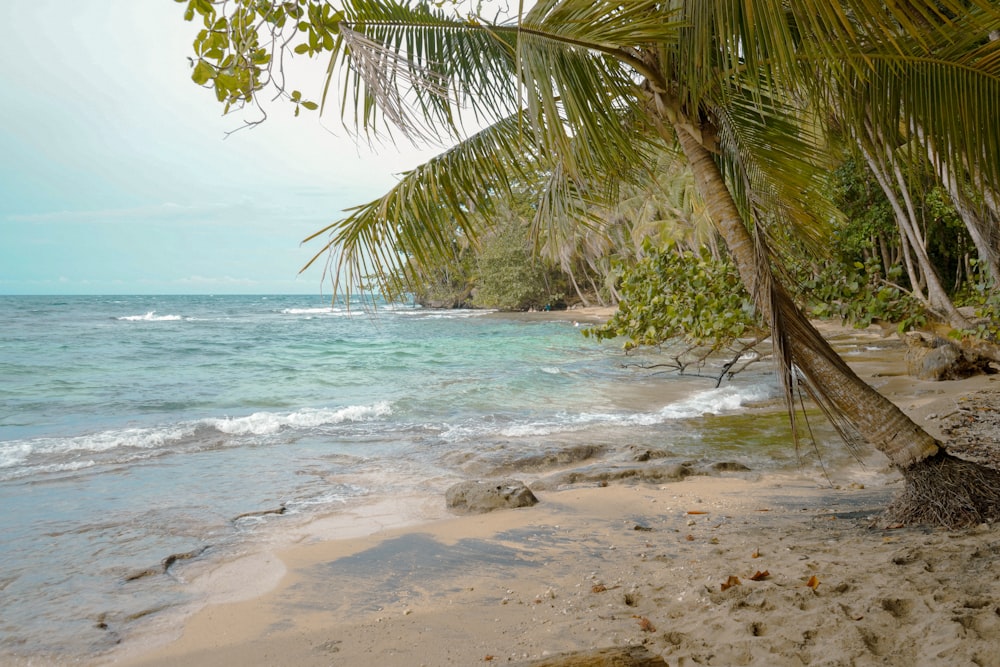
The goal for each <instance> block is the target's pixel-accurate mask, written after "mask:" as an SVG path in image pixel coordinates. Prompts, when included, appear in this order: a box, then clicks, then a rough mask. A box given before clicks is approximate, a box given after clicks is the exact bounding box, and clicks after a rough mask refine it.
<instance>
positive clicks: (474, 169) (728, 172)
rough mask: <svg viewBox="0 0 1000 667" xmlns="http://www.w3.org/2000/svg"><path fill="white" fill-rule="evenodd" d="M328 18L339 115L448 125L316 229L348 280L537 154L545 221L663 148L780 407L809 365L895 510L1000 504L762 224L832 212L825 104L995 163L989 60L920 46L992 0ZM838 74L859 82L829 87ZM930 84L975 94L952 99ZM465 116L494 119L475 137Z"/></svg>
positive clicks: (488, 194) (800, 222)
mask: <svg viewBox="0 0 1000 667" xmlns="http://www.w3.org/2000/svg"><path fill="white" fill-rule="evenodd" d="M956 17H957V18H956ZM930 18H933V19H934V20H933V21H931V20H929V19H930ZM336 20H337V22H336V26H337V27H336V29H335V30H333V29H331V34H333V33H335V35H336V36H335V38H333V39H331V40H330V41H331V42H333V43H332V44H330V50H331V52H332V56H331V66H330V70H329V72H330V78H331V80H332V79H333V78H334V77H335V76H338V75H339V76H341V77H342V79H341V81H340V86H339V90H341V91H344V97H343V98H342V106H341V112H342V115H343V116H344V118H345V119H346V120H347V121H348V122H349V123H350V124H352V125H354V126H355V127H357V128H358V129H359V130H360V131H363V132H379V131H390V132H392V131H398V132H401V133H402V134H403V135H404V136H407V137H411V138H415V139H427V138H451V139H453V140H454V141H455V142H456V143H455V145H454V146H453V147H452V148H450V149H448V150H447V151H445V152H444V153H443V154H441V155H440V156H439V157H437V158H435V159H433V160H431V161H429V162H428V163H426V164H424V165H422V166H421V167H419V168H418V169H416V170H414V171H413V172H410V173H408V174H405V175H404V176H403V178H402V179H401V181H400V183H399V184H398V185H397V186H396V187H395V188H393V189H392V190H391V191H390V192H389V193H387V194H386V195H385V196H384V197H382V198H380V199H378V200H376V201H374V202H371V203H369V204H367V205H364V206H361V207H358V208H356V209H354V210H352V211H350V214H349V215H348V216H347V217H346V218H344V219H343V220H340V221H338V222H336V223H334V224H333V225H330V226H329V227H328V228H326V229H324V230H321V231H320V232H318V233H317V235H316V236H319V235H321V234H329V235H330V236H329V241H328V243H327V244H326V246H324V248H323V250H321V251H320V253H318V254H317V257H319V256H321V255H322V254H324V253H325V252H326V251H327V250H328V249H336V252H337V253H339V255H338V260H337V268H338V271H339V270H340V269H343V270H344V271H345V273H346V275H347V276H348V279H350V276H351V275H358V274H363V275H366V274H369V273H376V274H379V275H383V276H389V275H393V274H394V273H395V271H394V270H395V269H396V268H398V266H399V263H400V261H401V259H400V255H399V254H398V253H397V252H396V248H399V249H402V250H403V251H404V252H406V253H408V254H411V255H413V256H415V257H418V258H419V259H420V261H422V262H426V261H428V260H432V259H433V258H434V257H436V256H437V255H438V254H439V253H441V252H442V251H443V250H444V249H446V247H447V240H448V239H449V238H451V236H452V234H453V233H454V231H455V229H456V228H458V229H460V230H461V232H462V233H463V234H465V235H467V236H470V237H475V235H476V233H477V229H476V228H475V221H474V218H473V217H472V216H469V215H468V211H469V210H470V209H473V208H474V209H476V210H479V211H484V210H489V208H490V207H491V206H493V205H495V203H496V202H497V201H498V199H500V198H502V197H504V196H505V195H506V194H507V193H509V190H510V183H511V179H512V178H515V177H519V176H523V175H524V174H525V173H527V172H532V173H539V172H541V173H544V174H546V181H545V183H544V184H543V187H542V195H541V197H540V199H539V203H538V207H537V210H538V215H537V216H536V226H537V227H538V228H539V230H540V231H541V230H542V229H543V228H547V233H548V234H549V236H551V237H556V238H558V237H560V236H567V237H568V236H570V235H567V234H560V233H559V229H558V227H559V226H565V225H589V224H593V219H592V216H591V213H592V211H593V210H594V208H593V206H592V204H593V203H594V202H604V203H606V202H607V201H609V200H612V201H613V200H614V198H615V197H617V196H618V194H619V192H620V188H621V187H622V186H623V185H628V184H635V183H639V182H641V181H642V180H643V178H644V177H645V171H646V169H645V165H647V164H650V163H651V162H652V161H653V160H654V156H655V155H657V154H658V153H659V152H661V151H663V150H669V151H674V153H675V154H676V155H677V156H678V158H679V159H681V158H682V159H684V160H685V161H686V163H687V165H688V166H689V168H690V169H691V171H692V173H693V175H694V179H695V183H696V186H697V189H698V190H699V192H700V194H701V196H702V198H703V200H704V202H705V205H706V207H707V209H708V211H709V213H710V216H711V218H712V220H713V221H714V223H715V225H716V228H717V230H718V232H719V234H720V236H721V237H722V239H723V241H724V242H725V244H726V246H727V248H728V250H729V253H730V255H731V257H732V258H733V260H734V262H735V263H736V265H737V268H738V270H739V273H740V276H741V279H742V281H743V282H744V284H745V285H746V286H747V288H748V291H749V292H750V294H751V295H752V296H753V298H754V301H755V303H756V305H757V308H758V310H759V312H760V314H761V316H762V317H763V318H764V319H765V321H768V322H769V323H770V326H771V331H772V338H773V340H774V343H775V349H776V353H777V354H776V357H778V359H779V360H780V362H781V365H780V377H781V378H782V381H783V386H784V387H785V392H786V397H787V399H788V401H789V406H791V405H792V395H793V392H794V390H795V386H796V385H797V384H798V383H800V382H801V383H802V384H804V385H805V387H806V388H807V390H808V392H809V393H810V395H811V396H812V397H813V398H814V399H815V400H816V402H817V403H818V404H819V405H820V406H821V407H822V408H823V410H824V412H825V413H826V414H827V415H828V417H829V418H830V419H831V421H832V422H833V424H834V425H835V426H836V427H837V429H838V431H839V432H840V433H841V435H842V436H843V437H844V439H845V441H846V442H847V443H848V444H849V445H850V444H853V443H857V442H859V441H867V442H869V443H871V444H873V445H874V446H875V447H876V448H878V449H879V450H880V451H882V452H883V453H885V454H886V456H887V457H888V459H889V460H890V462H891V463H892V464H893V465H895V466H896V467H898V468H899V469H900V470H902V471H903V473H904V476H905V478H906V480H907V485H906V493H905V494H904V495H905V499H904V500H903V501H901V502H899V503H898V504H897V505H896V508H897V510H898V512H897V516H902V517H905V518H908V519H913V520H918V521H922V520H930V521H937V522H940V523H945V524H949V525H954V524H960V523H965V522H970V521H981V520H982V519H983V518H984V517H996V516H1000V473H997V472H996V471H993V470H991V469H987V468H982V467H980V466H976V465H974V464H971V463H966V462H964V461H960V460H958V459H955V458H953V457H951V456H949V455H948V454H947V453H946V452H944V450H943V448H942V446H941V445H940V443H938V442H937V441H936V440H935V439H934V438H933V437H932V436H930V435H929V434H928V433H926V432H925V431H924V430H922V429H921V428H920V427H919V426H917V425H916V424H915V423H914V422H912V421H911V420H910V419H909V418H908V417H906V415H905V414H904V413H902V412H901V411H900V410H899V409H898V408H897V407H896V406H895V405H893V404H892V403H891V402H890V401H888V400H887V399H885V398H884V397H882V396H881V395H880V394H878V393H877V392H876V391H875V390H874V389H872V388H871V387H870V386H868V385H867V384H866V383H865V382H864V381H862V380H861V379H860V378H858V377H857V376H856V375H855V374H854V373H853V372H852V371H851V369H850V368H849V367H848V366H847V365H846V363H844V362H843V360H841V359H840V358H839V357H838V356H837V355H836V353H835V352H834V351H833V350H832V349H831V348H830V346H829V345H828V344H827V343H826V342H825V341H824V340H823V338H822V337H821V336H820V335H819V333H818V332H817V331H816V330H815V329H814V328H813V327H812V325H811V324H810V323H809V321H808V319H807V318H806V317H805V315H804V314H803V313H802V311H801V310H800V309H799V308H798V307H797V306H796V305H795V304H794V303H793V301H792V299H791V298H790V297H789V295H788V293H787V291H786V290H785V288H784V287H783V286H782V284H781V282H780V275H779V274H778V273H777V272H776V271H775V270H774V258H773V256H772V255H771V253H770V250H769V242H768V238H769V229H770V228H773V227H772V226H773V225H780V226H781V227H782V228H783V229H793V230H795V231H796V232H797V233H798V234H799V235H800V236H801V237H802V238H805V239H809V238H813V239H814V240H818V239H820V238H821V236H822V230H823V227H824V224H825V222H827V221H828V220H829V219H830V217H831V216H833V215H836V213H835V211H834V210H833V209H832V206H831V205H830V204H829V202H827V201H826V199H825V198H824V197H823V196H822V193H823V188H822V187H821V185H820V175H821V174H822V168H823V167H824V163H825V158H826V154H827V151H826V150H825V146H824V145H823V142H822V131H821V127H820V126H818V124H817V123H816V118H817V117H821V116H819V115H818V114H817V111H816V110H817V108H819V109H822V108H823V107H826V106H835V107H836V110H837V112H838V113H839V114H841V115H846V117H847V118H849V119H854V120H855V122H857V119H859V118H864V117H867V118H869V120H870V121H871V122H872V123H874V124H875V125H876V127H877V128H880V129H881V131H882V132H884V133H885V134H888V133H889V131H890V130H891V131H893V132H895V131H896V130H897V129H898V127H899V122H900V118H901V117H903V118H906V119H908V120H909V121H911V122H912V123H916V124H919V126H920V127H922V128H923V131H924V132H926V133H927V135H928V136H929V137H931V138H933V140H934V141H935V145H936V146H937V147H938V150H939V151H940V152H942V154H943V155H945V156H946V158H947V159H948V162H949V164H962V165H964V166H965V167H966V168H967V169H968V170H969V172H970V173H974V174H976V177H977V178H979V179H980V181H981V182H983V183H986V184H990V185H992V186H996V184H998V183H1000V178H998V173H997V170H998V166H997V165H998V164H1000V160H998V159H997V156H1000V131H998V130H1000V126H998V123H997V120H996V115H995V108H994V102H993V100H995V99H997V97H998V93H1000V78H998V77H997V76H996V75H995V74H993V73H989V72H986V73H984V72H982V71H980V70H975V69H973V70H968V69H964V70H961V71H958V69H957V68H956V67H955V66H954V64H953V63H951V62H947V61H939V60H934V59H933V53H932V52H930V51H929V50H928V49H924V50H923V51H920V50H919V49H917V50H915V51H914V50H913V49H916V47H913V48H912V49H911V48H910V42H915V43H916V44H917V46H919V45H920V44H921V43H922V42H929V41H931V39H930V37H931V36H932V37H934V39H935V40H937V39H943V38H944V37H943V34H944V33H948V32H950V31H957V30H963V31H969V30H976V31H978V34H980V35H983V36H984V40H983V41H986V40H985V36H986V35H988V34H989V31H990V30H992V29H995V28H996V27H997V26H998V25H1000V22H998V16H997V9H996V7H995V3H994V2H987V1H986V0H969V1H968V2H963V1H961V0H939V1H934V2H932V1H930V0H927V1H925V2H921V1H919V0H913V1H911V2H908V3H901V4H893V5H892V6H889V7H886V6H883V4H882V3H880V2H876V1H875V0H841V1H840V2H836V1H834V2H831V0H799V1H798V2H787V1H779V0H774V1H772V2H760V1H754V2H751V1H750V0H746V1H744V0H668V1H664V2H652V1H647V0H634V1H633V2H629V3H620V2H613V1H610V0H540V1H539V2H537V3H536V4H535V5H534V6H533V7H531V8H530V9H529V10H528V11H526V12H523V13H522V14H520V15H519V16H518V18H517V20H516V21H515V22H511V23H503V22H490V21H487V20H484V19H483V18H481V17H470V18H460V17H455V16H453V15H449V14H447V13H446V12H444V11H442V10H436V9H433V8H431V7H429V6H428V5H427V4H426V3H419V4H416V5H413V6H411V5H409V4H406V3H405V2H399V1H397V0H354V1H348V2H345V5H344V9H343V12H342V14H340V15H338V16H336ZM904 37H906V38H912V39H911V40H910V39H908V40H907V41H906V46H907V48H902V46H901V44H903V42H904V40H903V38H904ZM982 48H989V45H987V46H985V47H982ZM316 50H319V48H318V47H317V49H316ZM993 53H994V54H1000V49H994V51H993ZM993 60H1000V58H996V57H994V58H993ZM915 76H920V77H922V80H923V81H924V83H923V84H921V85H917V84H914V83H913V81H912V79H913V78H914V77H915ZM927 82H931V83H933V84H934V86H938V87H937V88H933V87H929V86H928V85H927ZM329 85H330V82H329V81H328V86H329ZM838 90H839V91H848V90H849V91H852V94H851V97H850V98H847V97H846V96H842V97H841V98H837V97H831V91H833V94H834V95H835V94H836V92H837V91H838ZM936 90H947V91H948V93H947V94H948V95H953V96H956V97H958V98H959V99H960V101H961V104H962V105H966V104H967V105H968V107H969V108H968V109H964V106H963V111H962V114H961V117H960V119H959V120H956V119H954V118H949V117H948V113H953V112H954V109H952V108H951V106H950V105H949V106H948V108H947V109H946V110H942V109H941V108H939V105H938V103H937V97H938V96H937V95H935V94H934V93H933V91H936ZM857 91H862V92H864V93H865V95H859V94H858V93H857ZM887 91H888V92H887ZM978 91H986V92H978ZM973 92H976V93H977V94H973ZM928 98H930V99H928ZM862 102H863V104H862ZM977 114H978V115H977ZM470 116H474V117H475V118H476V119H478V120H480V121H483V122H484V123H485V124H486V128H485V129H483V130H481V131H479V132H477V133H475V134H473V135H471V136H468V137H465V136H464V135H463V134H462V131H461V127H462V121H463V118H465V117H470ZM970 119H971V120H974V121H977V122H976V123H971V124H970V123H968V121H969V120H970ZM961 121H965V123H963V122H961ZM595 184H601V185H600V186H595ZM390 242H391V243H390ZM392 244H395V245H394V246H393V245H392ZM789 414H790V416H791V418H792V419H793V421H794V411H793V410H792V409H791V407H790V408H789ZM794 431H795V428H794V423H793V432H794Z"/></svg>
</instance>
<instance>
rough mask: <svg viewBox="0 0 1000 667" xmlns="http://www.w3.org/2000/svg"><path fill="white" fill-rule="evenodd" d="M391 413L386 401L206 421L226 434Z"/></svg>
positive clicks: (266, 432) (269, 431)
mask: <svg viewBox="0 0 1000 667" xmlns="http://www.w3.org/2000/svg"><path fill="white" fill-rule="evenodd" d="M389 414H392V407H391V406H390V405H389V403H387V402H385V401H382V402H379V403H376V404H374V405H351V406H347V407H344V408H336V409H321V410H317V409H305V410H297V411H296V412H291V413H287V414H278V413H274V412H255V413H253V414H252V415H247V416H246V417H226V418H224V419H209V420H206V422H205V423H207V424H208V425H210V426H212V427H213V428H215V429H217V430H219V431H221V432H223V433H227V434H229V435H270V434H272V433H277V432H278V431H280V430H281V429H282V428H285V427H289V428H312V427H316V426H325V425H329V424H341V423H343V422H357V421H365V420H367V419H374V418H376V417H384V416H385V415H389Z"/></svg>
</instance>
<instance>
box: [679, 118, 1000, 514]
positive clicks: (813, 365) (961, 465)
mask: <svg viewBox="0 0 1000 667" xmlns="http://www.w3.org/2000/svg"><path fill="white" fill-rule="evenodd" d="M668 122H669V121H668ZM671 125H672V127H673V129H674V132H675V133H676V135H677V137H678V139H679V141H680V144H681V147H682V149H683V151H684V154H685V156H686V157H687V159H688V162H689V164H690V166H691V170H692V172H693V173H694V176H695V182H696V183H697V185H698V188H699V190H700V191H701V195H702V197H703V198H704V200H705V203H706V205H707V207H708V210H709V212H710V213H711V216H712V218H713V220H714V221H715V224H716V226H717V228H718V230H719V233H720V234H721V236H722V238H723V240H724V242H725V243H726V245H727V246H728V248H729V252H730V255H731V256H732V258H733V261H734V262H735V263H736V266H737V270H738V271H739V274H740V278H741V279H742V281H743V283H744V285H745V286H746V287H747V290H748V291H749V292H750V294H751V296H752V297H753V299H754V301H755V302H756V304H757V307H758V308H759V309H760V311H761V314H762V316H763V317H764V318H765V320H766V321H770V322H777V323H778V326H777V327H772V332H771V335H772V339H773V340H774V341H775V343H776V344H779V339H781V338H783V339H784V343H785V344H786V345H787V349H788V351H789V352H790V355H791V360H792V363H794V365H795V368H797V370H798V372H800V373H801V374H802V376H803V377H804V378H805V380H806V384H807V387H809V388H810V393H811V395H812V396H813V397H814V398H816V399H817V402H818V403H820V405H821V407H823V408H824V412H826V414H827V416H829V417H831V419H832V420H833V422H834V425H835V426H837V427H838V431H840V432H841V434H842V435H844V436H845V437H847V438H849V437H850V433H849V430H851V429H853V430H854V431H856V434H857V435H860V436H861V437H862V438H863V439H864V440H866V441H867V442H869V443H870V444H871V445H873V446H874V447H875V448H876V449H878V450H879V451H881V452H882V453H884V454H885V455H886V456H887V457H888V459H889V461H890V462H891V463H892V464H893V465H894V466H896V467H897V468H899V469H900V470H901V471H902V473H903V475H904V478H905V480H906V487H905V490H904V492H903V494H901V496H900V498H899V499H897V500H896V501H895V502H894V504H893V506H892V507H890V509H889V511H888V512H887V514H886V520H888V521H890V522H894V521H912V522H934V523H940V524H944V525H950V526H957V525H967V524H970V523H978V522H981V521H983V520H985V519H987V518H995V517H998V516H1000V471H995V470H993V469H991V468H986V467H984V466H980V465H978V464H973V463H969V462H967V461H963V460H961V459H956V458H954V457H952V456H950V455H949V454H947V453H946V452H945V451H944V450H943V449H942V448H941V446H940V444H939V443H938V442H937V440H935V439H934V438H933V437H932V436H931V435H930V434H929V433H927V432H926V431H925V430H924V429H922V428H921V427H920V426H918V425H917V424H916V423H914V422H913V421H912V420H911V419H910V418H909V417H907V416H906V415H905V414H904V413H903V412H902V410H900V409H899V408H898V407H897V406H896V405H895V404H893V403H892V402H891V401H889V400H888V399H887V398H885V397H884V396H882V395H881V394H879V393H878V392H877V391H875V390H874V389H873V388H872V387H870V386H869V385H868V384H867V383H866V382H864V380H862V379H861V378H859V377H858V376H857V374H856V373H854V371H853V370H851V368H850V367H849V366H848V365H847V364H846V363H845V362H844V361H843V360H842V359H841V358H840V357H839V356H838V355H837V353H836V352H835V351H834V350H833V349H832V347H830V345H829V343H827V342H826V340H824V339H823V337H822V336H821V335H820V334H819V332H818V331H816V329H815V327H813V326H812V323H810V322H809V320H808V318H807V317H806V316H805V314H804V313H803V312H802V310H801V309H799V308H798V307H797V306H796V305H795V304H794V303H793V302H792V300H791V298H790V297H789V296H788V294H787V292H786V291H785V289H784V288H783V287H782V285H781V284H780V283H778V282H776V281H775V280H774V278H773V276H772V275H771V267H770V266H769V265H762V264H764V263H766V260H762V258H761V256H760V254H759V253H758V252H757V249H756V248H755V244H754V240H753V238H752V237H751V235H750V233H749V232H748V231H747V229H746V227H745V226H744V223H743V220H742V218H741V216H740V213H739V210H738V208H737V207H736V204H735V202H734V201H733V198H732V195H731V193H730V192H729V189H728V187H727V185H726V182H725V179H724V177H723V175H722V172H721V171H720V170H719V167H718V165H717V164H716V162H715V160H714V159H713V157H712V154H711V153H710V152H709V151H708V150H707V149H706V148H705V147H704V146H703V145H702V144H701V143H700V142H699V141H698V140H697V139H696V138H695V137H694V136H693V135H692V134H690V133H689V132H687V130H685V129H684V126H683V125H682V124H680V123H677V122H671ZM775 329H782V330H775ZM776 349H777V348H776ZM824 404H825V405H824ZM838 422H839V424H838Z"/></svg>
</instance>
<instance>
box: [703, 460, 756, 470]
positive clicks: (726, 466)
mask: <svg viewBox="0 0 1000 667" xmlns="http://www.w3.org/2000/svg"><path fill="white" fill-rule="evenodd" d="M711 468H712V470H713V471H715V472H748V471H749V470H750V468H748V467H747V466H745V465H743V464H742V463H740V462H739V461H718V462H716V463H713V464H712V466H711Z"/></svg>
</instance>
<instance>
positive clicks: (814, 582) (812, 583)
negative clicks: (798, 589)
mask: <svg viewBox="0 0 1000 667" xmlns="http://www.w3.org/2000/svg"><path fill="white" fill-rule="evenodd" d="M806 586H808V587H809V588H811V589H813V590H814V591H815V590H816V589H817V588H819V578H818V577H817V576H816V575H815V574H814V575H813V576H811V577H809V581H807V582H806Z"/></svg>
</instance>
